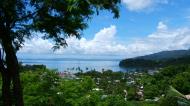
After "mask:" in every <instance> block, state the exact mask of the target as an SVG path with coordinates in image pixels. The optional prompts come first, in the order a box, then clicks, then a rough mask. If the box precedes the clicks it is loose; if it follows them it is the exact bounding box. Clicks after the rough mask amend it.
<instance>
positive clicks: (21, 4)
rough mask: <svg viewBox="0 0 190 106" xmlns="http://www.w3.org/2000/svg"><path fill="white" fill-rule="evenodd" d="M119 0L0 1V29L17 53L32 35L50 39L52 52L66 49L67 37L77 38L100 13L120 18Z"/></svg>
mask: <svg viewBox="0 0 190 106" xmlns="http://www.w3.org/2000/svg"><path fill="white" fill-rule="evenodd" d="M119 3H120V0H1V1H0V29H1V30H4V31H7V33H10V35H11V38H12V41H13V44H14V46H15V49H17V50H18V49H19V48H20V47H21V46H22V44H23V42H24V39H25V38H30V36H31V33H32V32H40V33H43V34H44V36H43V38H44V39H52V40H53V41H54V42H55V47H54V48H55V49H56V48H59V47H60V46H66V45H67V44H66V41H65V38H66V37H70V36H75V37H77V38H80V35H81V34H82V30H83V29H85V28H87V21H88V20H89V19H91V18H92V16H93V15H94V14H95V13H97V14H99V11H101V10H108V11H110V12H111V13H113V14H114V18H118V17H119V10H118V8H119Z"/></svg>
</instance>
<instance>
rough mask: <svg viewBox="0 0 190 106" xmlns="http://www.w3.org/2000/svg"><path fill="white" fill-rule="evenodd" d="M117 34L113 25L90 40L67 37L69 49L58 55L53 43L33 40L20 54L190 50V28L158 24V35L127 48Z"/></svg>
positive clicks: (122, 53)
mask: <svg viewBox="0 0 190 106" xmlns="http://www.w3.org/2000/svg"><path fill="white" fill-rule="evenodd" d="M116 32H117V29H116V26H114V25H112V26H110V27H107V28H103V29H102V30H100V31H99V32H98V33H96V34H95V36H94V38H93V39H91V40H87V39H86V38H81V39H80V40H78V39H76V38H74V37H72V38H68V39H67V43H68V45H69V46H68V47H67V48H65V49H63V48H62V49H59V50H58V51H56V52H53V51H52V49H51V47H52V46H53V44H52V43H51V42H50V41H48V40H43V39H41V38H33V39H32V40H31V41H29V40H28V41H27V42H26V43H25V46H24V48H23V49H22V50H21V51H20V53H40V54H43V53H52V54H53V53H57V54H76V55H78V54H95V55H105V54H113V55H125V56H126V57H134V56H140V55H145V54H150V53H156V52H160V51H165V50H178V49H188V48H190V28H188V27H186V28H177V29H171V28H169V27H168V26H167V25H166V24H165V23H164V22H159V23H158V26H157V30H156V31H155V32H153V33H152V34H149V35H147V37H144V38H139V39H136V40H134V41H132V42H131V43H129V44H126V45H123V44H120V43H118V42H116V41H115V36H116Z"/></svg>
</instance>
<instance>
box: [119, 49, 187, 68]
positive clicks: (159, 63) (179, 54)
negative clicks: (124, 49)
mask: <svg viewBox="0 0 190 106" xmlns="http://www.w3.org/2000/svg"><path fill="white" fill-rule="evenodd" d="M179 64H190V50H173V51H162V52H159V53H154V54H150V55H146V56H140V57H135V58H130V59H124V60H122V61H120V63H119V66H120V67H125V68H146V69H147V68H149V69H152V68H160V67H165V66H169V65H179Z"/></svg>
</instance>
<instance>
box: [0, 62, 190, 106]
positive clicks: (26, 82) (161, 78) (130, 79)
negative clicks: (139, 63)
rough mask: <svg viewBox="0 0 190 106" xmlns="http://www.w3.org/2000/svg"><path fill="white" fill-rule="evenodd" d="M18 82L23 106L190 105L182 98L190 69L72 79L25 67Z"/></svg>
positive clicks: (87, 75) (88, 74) (82, 75)
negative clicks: (140, 92)
mask: <svg viewBox="0 0 190 106" xmlns="http://www.w3.org/2000/svg"><path fill="white" fill-rule="evenodd" d="M21 81H22V84H23V91H24V92H23V93H24V104H25V105H26V106H84V105H87V106H188V105H190V104H189V102H190V101H189V100H187V99H186V98H185V96H184V95H183V94H189V93H190V65H179V66H169V67H166V68H163V69H161V70H159V72H158V73H155V74H154V75H149V74H148V73H146V72H129V73H125V72H112V71H111V70H107V71H102V72H97V71H89V72H85V73H82V72H79V73H76V74H75V77H74V78H73V77H72V78H69V77H64V76H61V75H60V73H59V72H57V71H56V70H49V69H47V68H46V67H45V66H43V65H33V66H30V65H26V66H22V68H21ZM1 84H2V81H0V85H1ZM0 89H1V88H0ZM125 90H126V91H127V94H126V92H125ZM140 90H142V94H143V95H139V94H138V92H139V91H140ZM179 92H180V93H179ZM1 94H2V93H1V92H0V95H1ZM1 100H2V99H0V105H1V104H2V101H1Z"/></svg>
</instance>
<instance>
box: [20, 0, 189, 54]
mask: <svg viewBox="0 0 190 106" xmlns="http://www.w3.org/2000/svg"><path fill="white" fill-rule="evenodd" d="M189 4H190V0H122V4H121V5H120V17H119V18H118V19H113V15H112V14H111V13H109V12H107V11H103V12H101V13H100V14H99V15H98V16H96V15H95V16H94V17H93V19H91V20H90V21H89V27H88V28H87V29H86V30H84V32H83V35H82V38H81V39H80V40H77V39H75V38H68V39H67V42H68V44H69V46H68V47H67V48H66V49H64V48H62V49H60V50H58V51H56V52H53V51H52V49H51V47H52V45H53V44H52V43H51V41H47V40H46V41H44V40H42V39H41V38H33V39H32V40H27V41H26V43H25V46H24V47H23V49H21V51H19V54H40V55H43V54H59V55H62V54H64V55H68V54H72V55H113V56H114V55H119V56H123V57H135V56H139V55H145V54H151V53H155V52H159V51H165V50H177V49H188V48H189V47H190V6H189Z"/></svg>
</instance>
